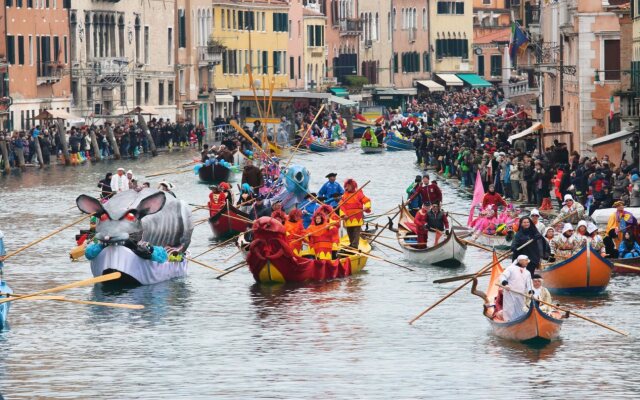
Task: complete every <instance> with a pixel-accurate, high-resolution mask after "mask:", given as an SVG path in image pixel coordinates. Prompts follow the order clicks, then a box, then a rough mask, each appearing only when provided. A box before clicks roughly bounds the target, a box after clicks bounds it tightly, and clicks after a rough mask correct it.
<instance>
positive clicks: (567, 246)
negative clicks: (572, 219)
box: [549, 222, 581, 262]
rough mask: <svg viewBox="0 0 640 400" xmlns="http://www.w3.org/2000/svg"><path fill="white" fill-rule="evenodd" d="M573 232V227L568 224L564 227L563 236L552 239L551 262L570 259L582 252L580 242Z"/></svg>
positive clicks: (550, 243) (550, 245)
mask: <svg viewBox="0 0 640 400" xmlns="http://www.w3.org/2000/svg"><path fill="white" fill-rule="evenodd" d="M573 232H574V230H573V226H572V225H571V224H570V223H568V222H567V223H566V224H564V226H563V227H562V234H561V235H558V236H556V237H554V238H553V239H551V241H550V242H549V247H550V250H551V257H550V258H549V261H551V262H555V260H556V257H561V258H569V257H571V256H572V255H574V254H575V253H577V252H578V251H580V247H581V246H580V241H579V240H578V239H577V238H576V237H575V235H574V234H573Z"/></svg>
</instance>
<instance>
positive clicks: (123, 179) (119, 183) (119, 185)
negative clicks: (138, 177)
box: [111, 168, 129, 193]
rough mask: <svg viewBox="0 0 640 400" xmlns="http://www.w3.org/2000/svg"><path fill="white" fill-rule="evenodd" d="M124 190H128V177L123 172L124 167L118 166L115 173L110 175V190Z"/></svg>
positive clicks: (114, 191)
mask: <svg viewBox="0 0 640 400" xmlns="http://www.w3.org/2000/svg"><path fill="white" fill-rule="evenodd" d="M125 190H129V179H127V176H126V175H125V174H124V168H118V171H117V172H116V174H115V175H113V176H112V177H111V191H112V192H113V193H120V192H124V191H125Z"/></svg>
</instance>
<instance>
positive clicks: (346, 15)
mask: <svg viewBox="0 0 640 400" xmlns="http://www.w3.org/2000/svg"><path fill="white" fill-rule="evenodd" d="M326 4H327V8H326V11H325V12H326V16H327V27H326V30H325V33H326V35H325V36H326V42H327V47H328V54H327V62H326V69H327V77H329V78H333V79H330V80H329V82H327V83H338V82H339V83H343V82H345V80H346V79H347V78H346V77H347V76H350V75H358V73H359V65H360V60H359V50H360V35H361V34H362V21H361V20H360V18H359V17H358V0H327V1H326Z"/></svg>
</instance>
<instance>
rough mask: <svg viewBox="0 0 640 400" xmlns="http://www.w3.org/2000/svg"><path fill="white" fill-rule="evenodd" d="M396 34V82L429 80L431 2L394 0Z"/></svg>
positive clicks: (409, 84) (408, 83) (404, 85)
mask: <svg viewBox="0 0 640 400" xmlns="http://www.w3.org/2000/svg"><path fill="white" fill-rule="evenodd" d="M391 30H392V35H393V55H392V68H393V82H392V83H393V84H394V86H395V87H398V88H410V87H413V86H414V82H415V81H417V80H424V79H429V77H430V76H431V72H430V71H431V60H430V56H429V54H430V53H429V42H430V38H429V2H428V0H394V1H393V6H392V10H391Z"/></svg>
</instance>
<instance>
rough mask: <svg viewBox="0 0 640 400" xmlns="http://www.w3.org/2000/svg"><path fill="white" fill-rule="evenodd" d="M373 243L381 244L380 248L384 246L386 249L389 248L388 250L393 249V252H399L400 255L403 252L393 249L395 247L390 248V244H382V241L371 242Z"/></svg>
mask: <svg viewBox="0 0 640 400" xmlns="http://www.w3.org/2000/svg"><path fill="white" fill-rule="evenodd" d="M371 242H372V243H377V244H379V245H380V246H384V247H386V248H388V249H391V250H393V251H397V252H398V253H402V250H400V249H398V248H395V247H393V246H389V245H388V244H386V243H382V242H381V241H379V240H371Z"/></svg>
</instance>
